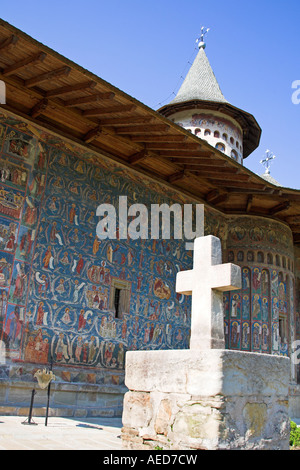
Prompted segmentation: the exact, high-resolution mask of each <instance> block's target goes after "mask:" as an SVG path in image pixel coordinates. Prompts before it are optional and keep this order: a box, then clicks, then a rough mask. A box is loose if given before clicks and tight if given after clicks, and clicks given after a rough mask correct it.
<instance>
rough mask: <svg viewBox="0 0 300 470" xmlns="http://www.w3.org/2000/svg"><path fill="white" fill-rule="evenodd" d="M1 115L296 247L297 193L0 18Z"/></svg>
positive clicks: (298, 228)
mask: <svg viewBox="0 0 300 470" xmlns="http://www.w3.org/2000/svg"><path fill="white" fill-rule="evenodd" d="M0 80H3V81H4V82H5V84H6V104H4V105H1V108H2V110H3V112H5V110H6V111H8V112H10V113H13V114H15V115H17V116H19V117H21V118H24V119H25V120H27V121H30V122H32V123H34V124H35V125H37V126H39V127H42V128H43V129H45V130H48V131H51V132H54V133H55V134H56V135H59V136H61V137H63V138H66V139H69V140H71V141H72V142H74V143H76V144H79V145H81V146H83V147H85V148H87V149H88V150H90V151H93V152H94V153H95V154H96V155H97V154H98V155H99V158H100V157H101V156H105V157H108V158H111V159H112V160H114V161H118V162H120V163H121V164H123V165H125V166H126V167H128V168H132V169H134V170H135V171H138V172H139V173H141V174H144V175H147V176H149V177H151V178H153V179H155V180H156V181H160V182H162V183H164V184H166V185H167V186H169V187H170V188H173V189H176V190H177V191H180V192H182V193H183V194H185V195H187V196H190V197H191V198H193V199H194V200H195V202H206V203H207V204H208V205H210V206H211V207H214V208H216V209H218V210H219V211H221V212H223V213H224V214H244V215H258V216H263V217H269V218H272V219H276V220H280V221H282V222H285V223H286V224H288V225H289V226H290V227H291V229H292V231H293V234H294V241H295V243H299V244H300V236H299V235H300V191H298V190H293V189H287V188H282V187H278V186H274V185H273V184H271V183H269V182H267V181H265V180H264V179H262V178H260V177H259V176H257V175H255V174H254V173H252V172H251V171H250V170H248V169H247V168H245V167H243V166H242V165H240V164H238V163H237V162H235V161H234V160H232V159H231V158H229V157H227V156H226V155H224V154H223V153H221V152H220V151H218V150H216V149H215V148H213V147H211V146H210V145H209V144H208V143H207V142H206V141H204V140H202V139H199V138H198V137H196V136H195V135H193V134H191V133H190V132H188V131H186V130H185V129H183V128H181V127H179V126H177V125H176V124H174V123H173V122H171V121H170V120H168V119H167V118H166V117H165V116H162V115H161V114H160V113H158V112H156V111H154V110H152V109H151V108H149V107H147V106H145V105H144V104H142V103H140V102H139V101H137V100H136V99H134V98H132V97H131V96H129V95H127V94H126V93H124V92H122V91H121V90H119V89H118V88H116V87H114V86H112V85H111V84H109V83H107V82H106V81H104V80H102V79H101V78H99V77H97V76H96V75H94V74H93V73H91V72H89V71H87V70H85V69H83V68H82V67H80V66H79V65H77V64H75V63H73V62H71V61H70V60H68V59H66V58H64V57H63V56H61V55H59V54H58V53H57V52H55V51H53V50H51V49H49V48H48V47H46V46H44V45H43V44H41V43H39V42H37V41H36V40H34V39H32V38H31V37H30V36H28V35H26V34H25V33H23V32H22V31H20V30H18V29H16V28H15V27H13V26H11V25H9V24H8V23H6V22H5V21H3V20H0Z"/></svg>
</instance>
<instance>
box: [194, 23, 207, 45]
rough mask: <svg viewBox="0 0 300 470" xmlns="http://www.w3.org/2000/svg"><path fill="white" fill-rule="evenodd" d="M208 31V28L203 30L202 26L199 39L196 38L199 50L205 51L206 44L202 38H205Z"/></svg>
mask: <svg viewBox="0 0 300 470" xmlns="http://www.w3.org/2000/svg"><path fill="white" fill-rule="evenodd" d="M209 29H210V28H205V27H204V26H202V28H201V35H200V38H198V39H197V40H196V42H197V43H198V47H199V49H205V48H206V44H205V42H204V36H205V34H207V33H208V31H209Z"/></svg>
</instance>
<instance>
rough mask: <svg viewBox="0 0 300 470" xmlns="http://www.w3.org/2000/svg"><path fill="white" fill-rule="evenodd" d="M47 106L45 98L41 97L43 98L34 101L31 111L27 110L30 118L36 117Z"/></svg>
mask: <svg viewBox="0 0 300 470" xmlns="http://www.w3.org/2000/svg"><path fill="white" fill-rule="evenodd" d="M47 106H48V100H47V99H43V100H40V101H38V102H37V103H36V105H35V106H34V107H33V108H32V109H31V111H30V112H29V115H30V116H31V117H32V118H34V119H35V118H37V117H38V116H39V115H40V114H42V113H43V111H45V109H46V108H47Z"/></svg>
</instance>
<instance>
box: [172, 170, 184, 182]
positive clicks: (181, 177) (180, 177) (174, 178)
mask: <svg viewBox="0 0 300 470" xmlns="http://www.w3.org/2000/svg"><path fill="white" fill-rule="evenodd" d="M185 177H186V172H185V171H184V170H183V171H179V172H177V173H174V174H173V175H171V176H169V177H168V182H169V183H178V182H179V181H182V180H184V178H185Z"/></svg>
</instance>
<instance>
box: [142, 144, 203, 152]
mask: <svg viewBox="0 0 300 470" xmlns="http://www.w3.org/2000/svg"><path fill="white" fill-rule="evenodd" d="M145 146H146V148H147V149H148V150H172V149H174V150H200V149H201V144H194V143H178V142H174V143H173V142H153V143H151V144H149V143H146V144H145Z"/></svg>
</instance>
